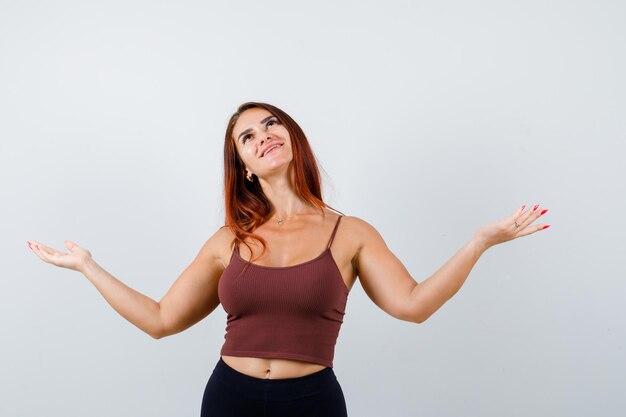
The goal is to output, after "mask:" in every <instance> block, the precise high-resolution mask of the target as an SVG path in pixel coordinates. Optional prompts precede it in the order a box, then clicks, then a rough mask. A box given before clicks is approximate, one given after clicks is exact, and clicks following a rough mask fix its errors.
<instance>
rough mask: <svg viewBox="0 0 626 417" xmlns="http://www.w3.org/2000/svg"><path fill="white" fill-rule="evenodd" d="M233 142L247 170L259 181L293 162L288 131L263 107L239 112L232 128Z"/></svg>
mask: <svg viewBox="0 0 626 417" xmlns="http://www.w3.org/2000/svg"><path fill="white" fill-rule="evenodd" d="M233 140H234V141H235V146H236V148H237V152H238V153H239V157H240V158H241V160H242V161H243V163H244V165H245V166H246V168H247V171H249V172H251V173H252V174H256V176H257V177H260V178H262V177H264V176H265V175H266V174H268V173H271V172H272V171H274V170H275V169H276V168H278V167H280V166H283V165H284V166H288V165H289V163H290V162H291V160H292V159H293V153H292V148H291V138H290V137H289V132H287V129H286V128H285V127H284V126H283V125H282V124H280V122H279V120H278V118H277V117H276V116H274V115H272V113H270V112H269V111H267V110H265V109H263V108H259V107H253V108H251V109H248V110H246V111H244V112H243V113H241V115H240V116H239V119H237V122H236V123H235V127H234V128H233ZM275 146H276V147H275ZM274 147H275V148H274ZM272 148H274V149H272ZM268 150H269V152H266V151H268Z"/></svg>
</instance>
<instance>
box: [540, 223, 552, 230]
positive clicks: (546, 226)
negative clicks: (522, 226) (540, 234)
mask: <svg viewBox="0 0 626 417" xmlns="http://www.w3.org/2000/svg"><path fill="white" fill-rule="evenodd" d="M548 227H550V225H549V224H546V225H545V226H543V227H542V228H541V230H543V229H547V228H548Z"/></svg>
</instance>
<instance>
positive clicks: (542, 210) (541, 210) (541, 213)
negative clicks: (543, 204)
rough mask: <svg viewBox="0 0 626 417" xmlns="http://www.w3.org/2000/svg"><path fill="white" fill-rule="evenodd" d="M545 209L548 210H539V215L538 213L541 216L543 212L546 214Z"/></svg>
mask: <svg viewBox="0 0 626 417" xmlns="http://www.w3.org/2000/svg"><path fill="white" fill-rule="evenodd" d="M546 211H548V209H545V210H541V213H539V215H540V216H543V215H544V214H546Z"/></svg>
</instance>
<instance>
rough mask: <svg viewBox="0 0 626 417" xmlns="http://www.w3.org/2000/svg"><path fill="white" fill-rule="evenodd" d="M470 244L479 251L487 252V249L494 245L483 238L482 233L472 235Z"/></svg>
mask: <svg viewBox="0 0 626 417" xmlns="http://www.w3.org/2000/svg"><path fill="white" fill-rule="evenodd" d="M470 244H471V245H472V246H473V247H474V248H476V250H477V251H478V252H479V253H483V252H485V251H486V250H487V249H489V248H490V247H492V246H493V245H492V244H490V243H489V242H487V241H486V240H485V239H484V238H482V237H481V236H480V235H474V236H472V239H470Z"/></svg>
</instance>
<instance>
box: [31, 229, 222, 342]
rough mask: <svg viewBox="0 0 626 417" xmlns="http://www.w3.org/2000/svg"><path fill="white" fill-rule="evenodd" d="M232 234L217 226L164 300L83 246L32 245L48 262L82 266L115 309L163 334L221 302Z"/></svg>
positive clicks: (155, 333) (176, 330)
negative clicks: (64, 249)
mask: <svg viewBox="0 0 626 417" xmlns="http://www.w3.org/2000/svg"><path fill="white" fill-rule="evenodd" d="M228 238H229V237H228V233H227V228H221V229H219V230H218V231H217V232H215V233H214V234H213V236H211V237H210V238H209V239H208V240H207V241H206V242H205V244H204V245H203V246H202V248H201V249H200V252H199V253H198V255H197V256H196V257H195V259H194V260H193V261H192V262H191V264H190V265H189V266H188V267H187V268H186V269H185V270H184V271H183V272H182V273H181V274H180V276H179V277H178V278H177V279H176V281H175V282H174V283H173V284H172V286H171V288H170V289H169V290H168V291H167V293H166V294H165V296H163V298H162V299H161V301H160V302H157V301H155V300H153V299H152V298H150V297H148V296H146V295H144V294H142V293H140V292H138V291H135V290H134V289H132V288H130V287H129V286H127V285H125V284H124V283H123V282H121V281H119V280H118V279H117V278H115V277H114V276H113V275H111V274H110V273H109V272H107V271H106V270H105V269H104V268H102V267H101V266H100V265H98V264H97V263H96V262H95V261H94V260H93V259H92V258H91V254H89V256H84V253H85V252H86V253H89V252H88V251H86V250H85V249H83V248H78V249H76V248H70V250H71V251H72V253H70V254H63V253H61V252H59V251H57V250H56V249H53V248H49V247H46V246H44V245H41V244H37V245H35V247H34V248H33V250H34V251H35V252H36V253H37V255H39V256H40V258H42V259H43V260H44V261H46V262H48V263H52V264H54V265H57V266H63V267H66V268H70V269H76V270H78V271H80V272H82V273H83V275H85V277H87V279H88V280H89V281H90V282H91V283H92V284H93V285H94V286H95V287H96V289H97V290H98V291H99V292H100V294H102V296H103V297H104V299H105V300H106V301H107V302H108V303H109V305H111V307H113V309H114V310H115V311H117V312H118V313H119V314H120V315H121V316H122V317H124V318H125V319H126V320H128V321H129V322H131V323H132V324H134V325H135V326H137V327H138V328H139V329H141V330H142V331H144V332H145V333H147V334H148V335H150V336H151V337H153V338H155V339H160V338H162V337H165V336H170V335H173V334H176V333H179V332H181V331H183V330H185V329H187V328H189V327H191V326H192V325H194V324H196V323H197V322H199V321H200V320H202V319H203V318H205V317H206V316H208V315H209V314H210V313H211V312H212V311H213V310H215V308H216V307H217V306H218V305H219V298H218V295H217V284H218V282H219V278H220V276H221V274H222V272H223V269H224V267H223V265H222V263H221V261H220V253H221V251H220V248H223V247H224V246H222V245H224V244H225V242H226V240H227V239H228ZM226 244H227V243H226ZM79 252H81V253H82V254H83V257H82V260H81V261H80V262H72V261H73V259H72V258H73V256H74V255H78V253H79Z"/></svg>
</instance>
